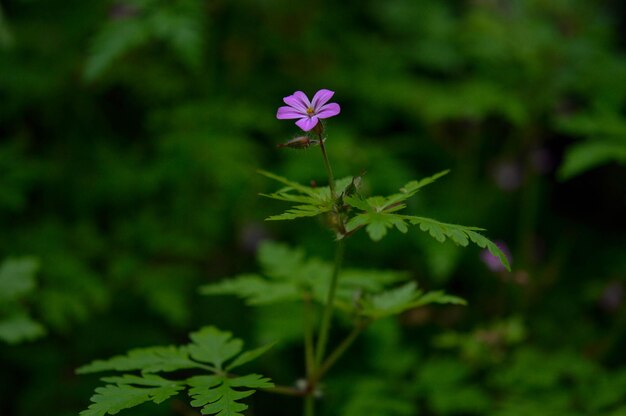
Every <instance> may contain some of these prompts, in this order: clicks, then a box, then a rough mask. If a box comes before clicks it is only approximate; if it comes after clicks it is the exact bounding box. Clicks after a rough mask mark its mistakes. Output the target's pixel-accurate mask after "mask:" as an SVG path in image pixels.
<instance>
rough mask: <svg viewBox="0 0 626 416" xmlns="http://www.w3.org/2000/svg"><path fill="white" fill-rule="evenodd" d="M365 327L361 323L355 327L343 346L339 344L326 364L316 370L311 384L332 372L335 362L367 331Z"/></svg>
mask: <svg viewBox="0 0 626 416" xmlns="http://www.w3.org/2000/svg"><path fill="white" fill-rule="evenodd" d="M365 326H366V325H365V324H363V323H359V324H357V325H356V326H355V327H354V329H353V330H352V332H350V334H349V335H348V336H347V337H346V338H345V339H344V340H343V341H342V342H341V344H339V345H338V346H337V348H335V349H334V351H333V352H331V353H330V355H329V356H328V358H327V359H326V360H325V361H324V363H323V364H322V365H321V366H320V367H319V368H318V369H317V370H316V372H315V374H313V377H311V379H310V381H309V382H310V383H313V384H315V383H317V381H319V380H320V379H321V378H322V377H324V375H325V374H326V372H327V371H328V370H330V368H331V367H332V366H333V365H334V364H335V362H337V360H338V359H339V358H340V357H341V356H342V355H343V354H344V353H345V352H346V351H347V350H348V348H350V346H351V345H352V343H353V342H354V340H356V339H357V337H358V336H359V334H360V333H361V332H362V331H363V329H365Z"/></svg>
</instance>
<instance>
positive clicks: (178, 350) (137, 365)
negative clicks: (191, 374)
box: [76, 346, 198, 374]
mask: <svg viewBox="0 0 626 416" xmlns="http://www.w3.org/2000/svg"><path fill="white" fill-rule="evenodd" d="M196 367H198V364H197V363H195V362H193V361H192V360H190V359H189V353H188V350H187V348H186V347H175V346H167V347H150V348H138V349H134V350H131V351H129V352H128V354H126V355H118V356H116V357H113V358H110V359H108V360H96V361H94V362H93V363H91V364H88V365H85V366H83V367H80V368H79V369H77V370H76V373H78V374H87V373H96V372H100V371H109V370H116V371H130V370H141V371H142V372H144V373H156V372H160V371H166V372H169V371H176V370H182V369H185V368H196Z"/></svg>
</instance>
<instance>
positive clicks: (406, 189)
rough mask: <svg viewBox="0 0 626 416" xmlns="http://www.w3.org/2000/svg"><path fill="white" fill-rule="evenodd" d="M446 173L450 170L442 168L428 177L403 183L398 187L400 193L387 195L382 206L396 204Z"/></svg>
mask: <svg viewBox="0 0 626 416" xmlns="http://www.w3.org/2000/svg"><path fill="white" fill-rule="evenodd" d="M448 173H450V170H449V169H448V170H444V171H442V172H439V173H436V174H434V175H432V176H429V177H428V178H424V179H421V180H419V181H411V182H409V183H407V184H406V185H404V186H403V187H402V188H400V193H399V194H394V195H391V196H389V197H387V200H386V203H385V206H384V207H388V206H390V205H393V204H397V203H398V202H402V201H405V200H407V199H409V198H411V197H412V196H413V195H415V194H416V193H417V192H418V191H419V190H420V189H422V188H423V187H425V186H427V185H430V184H431V183H434V182H435V181H436V180H437V179H439V178H441V177H442V176H445V175H447V174H448ZM384 207H383V209H384Z"/></svg>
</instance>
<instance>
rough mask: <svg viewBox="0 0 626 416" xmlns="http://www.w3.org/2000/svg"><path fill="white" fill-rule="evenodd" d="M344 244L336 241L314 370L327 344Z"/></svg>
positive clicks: (343, 241) (319, 363)
mask: <svg viewBox="0 0 626 416" xmlns="http://www.w3.org/2000/svg"><path fill="white" fill-rule="evenodd" d="M345 244H346V243H345V239H341V240H339V241H337V246H336V251H335V266H334V268H333V275H332V277H331V281H330V287H329V288H328V297H327V298H326V305H325V306H324V312H323V313H322V323H321V325H320V332H319V336H318V338H317V346H316V348H315V353H316V354H315V368H318V367H319V366H320V365H321V363H322V360H323V359H324V352H325V350H326V344H327V343H328V333H329V331H330V324H331V319H332V317H333V309H334V306H335V292H336V291H337V282H338V280H339V270H340V269H341V263H342V262H343V254H344V251H345Z"/></svg>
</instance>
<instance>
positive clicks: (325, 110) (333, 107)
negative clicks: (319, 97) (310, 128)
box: [315, 103, 341, 118]
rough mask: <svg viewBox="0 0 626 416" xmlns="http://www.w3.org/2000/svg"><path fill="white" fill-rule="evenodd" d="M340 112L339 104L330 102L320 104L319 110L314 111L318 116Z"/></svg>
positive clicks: (326, 116) (330, 115) (323, 116)
mask: <svg viewBox="0 0 626 416" xmlns="http://www.w3.org/2000/svg"><path fill="white" fill-rule="evenodd" d="M340 112H341V107H339V104H337V103H330V104H326V105H324V106H322V108H320V109H319V111H317V112H316V113H315V115H316V116H317V117H319V118H328V117H334V116H336V115H337V114H339V113H340Z"/></svg>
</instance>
